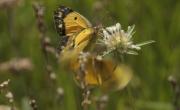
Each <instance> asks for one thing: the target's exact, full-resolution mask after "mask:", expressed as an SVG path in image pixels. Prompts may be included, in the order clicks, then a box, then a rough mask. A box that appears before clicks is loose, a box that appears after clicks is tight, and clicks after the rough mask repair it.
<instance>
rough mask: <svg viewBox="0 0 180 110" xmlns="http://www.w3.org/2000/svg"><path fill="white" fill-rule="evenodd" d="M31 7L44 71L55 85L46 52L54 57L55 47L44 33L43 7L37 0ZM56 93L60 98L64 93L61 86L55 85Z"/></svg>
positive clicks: (55, 53) (54, 78)
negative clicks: (34, 17) (35, 21)
mask: <svg viewBox="0 0 180 110" xmlns="http://www.w3.org/2000/svg"><path fill="white" fill-rule="evenodd" d="M33 8H34V11H35V15H36V20H37V27H38V30H39V33H40V36H39V38H40V42H41V48H42V52H43V54H44V57H45V61H46V73H47V74H48V76H49V80H50V81H51V82H52V83H53V84H54V85H55V86H56V82H57V81H56V74H55V72H54V71H53V69H52V66H51V64H50V62H49V58H48V53H51V54H53V55H54V56H55V57H57V52H56V49H55V48H54V47H53V46H52V45H51V41H50V39H49V37H48V36H47V35H46V26H45V21H44V9H45V8H44V7H43V6H42V5H41V4H39V3H37V2H34V3H33ZM56 94H57V95H58V96H60V98H62V96H63V95H64V92H63V89H62V88H61V87H56Z"/></svg>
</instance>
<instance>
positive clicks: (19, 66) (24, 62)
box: [0, 58, 33, 73]
mask: <svg viewBox="0 0 180 110" xmlns="http://www.w3.org/2000/svg"><path fill="white" fill-rule="evenodd" d="M32 69H33V64H32V62H31V61H30V59H28V58H13V59H11V60H9V61H6V62H3V63H0V71H2V72H3V71H10V72H13V73H14V72H19V71H30V70H32Z"/></svg>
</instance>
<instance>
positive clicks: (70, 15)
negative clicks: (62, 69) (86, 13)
mask: <svg viewBox="0 0 180 110" xmlns="http://www.w3.org/2000/svg"><path fill="white" fill-rule="evenodd" d="M54 21H55V26H56V30H57V32H58V34H59V35H60V48H61V47H66V45H71V44H72V42H73V41H75V40H76V38H79V37H78V35H82V34H79V33H81V31H83V30H84V29H86V28H90V27H91V23H90V22H89V21H88V20H87V19H86V18H85V17H83V16H82V15H80V14H79V13H77V12H75V11H73V10H72V9H71V8H69V7H65V6H60V7H59V8H58V9H57V10H56V11H55V13H54ZM87 32H89V31H87ZM91 34H92V33H91ZM86 35H87V37H88V38H89V33H88V34H86V33H85V35H84V36H83V37H86ZM83 39H84V38H83ZM76 41H77V40H76ZM77 42H82V41H77Z"/></svg>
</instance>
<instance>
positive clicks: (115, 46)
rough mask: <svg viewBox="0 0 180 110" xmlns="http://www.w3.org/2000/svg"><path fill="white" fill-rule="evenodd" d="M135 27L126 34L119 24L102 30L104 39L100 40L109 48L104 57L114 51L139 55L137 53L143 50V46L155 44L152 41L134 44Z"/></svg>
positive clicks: (129, 27)
mask: <svg viewBox="0 0 180 110" xmlns="http://www.w3.org/2000/svg"><path fill="white" fill-rule="evenodd" d="M134 27H135V26H134V25H133V26H128V29H127V31H126V32H125V31H124V30H122V29H121V25H120V23H117V24H116V25H114V26H110V27H107V28H105V29H102V33H101V34H102V39H100V44H102V45H104V46H105V47H106V48H107V51H105V52H104V53H103V55H102V56H105V55H107V54H109V53H111V52H114V51H115V52H118V53H121V54H124V53H126V54H133V55H138V53H137V52H136V51H137V50H141V46H143V45H146V44H150V43H153V42H155V41H153V40H150V41H146V42H142V43H139V44H134V43H133V41H132V36H133V34H134V31H133V30H134Z"/></svg>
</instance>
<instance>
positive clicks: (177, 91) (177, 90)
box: [168, 76, 180, 110]
mask: <svg viewBox="0 0 180 110" xmlns="http://www.w3.org/2000/svg"><path fill="white" fill-rule="evenodd" d="M168 81H169V82H170V84H171V86H172V89H173V92H174V101H173V105H174V108H175V110H180V105H179V99H180V86H179V85H178V83H177V79H176V78H175V77H174V76H169V77H168Z"/></svg>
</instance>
